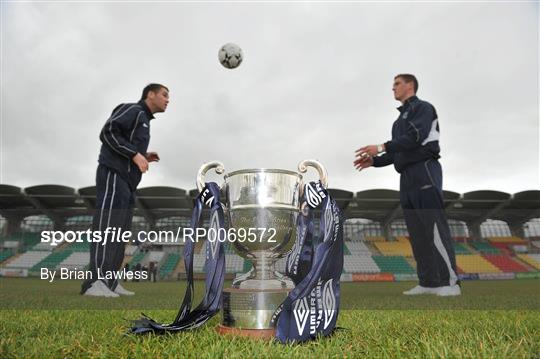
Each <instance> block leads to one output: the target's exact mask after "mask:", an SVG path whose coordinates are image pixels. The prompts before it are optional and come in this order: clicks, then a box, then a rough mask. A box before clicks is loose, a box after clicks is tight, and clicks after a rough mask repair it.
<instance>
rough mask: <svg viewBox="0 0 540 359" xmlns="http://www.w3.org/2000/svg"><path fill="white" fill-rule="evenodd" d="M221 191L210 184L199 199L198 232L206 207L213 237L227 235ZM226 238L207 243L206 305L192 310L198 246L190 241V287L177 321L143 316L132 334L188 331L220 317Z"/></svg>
mask: <svg viewBox="0 0 540 359" xmlns="http://www.w3.org/2000/svg"><path fill="white" fill-rule="evenodd" d="M219 193H220V189H219V186H218V185H217V184H216V183H214V182H209V183H206V186H205V187H204V188H203V190H202V191H201V193H200V194H199V196H198V197H197V199H196V200H195V208H194V209H193V213H192V215H191V228H192V229H193V230H194V232H195V231H196V229H197V228H199V226H200V222H201V214H202V208H203V205H207V206H208V207H210V228H213V229H214V231H208V233H209V235H210V234H215V235H217V236H224V235H225V234H224V233H223V232H224V231H221V230H219V229H221V228H224V226H225V222H224V215H223V207H222V205H221V203H220V200H219ZM223 242H224V238H221V237H220V238H219V239H218V238H213V239H212V240H210V239H209V240H208V241H207V242H206V264H205V266H206V273H207V274H206V280H205V286H206V292H205V296H204V298H203V300H202V302H201V303H200V304H199V305H198V306H197V307H196V308H195V309H194V310H193V311H192V310H191V305H192V302H193V252H194V247H195V243H194V242H193V241H190V240H188V241H186V242H185V245H184V262H185V267H186V276H187V288H186V292H185V294H184V300H183V302H182V305H181V307H180V310H179V311H178V314H177V316H176V319H175V320H174V321H173V322H172V323H171V324H159V323H157V322H156V321H154V320H153V319H151V318H149V317H147V316H146V315H144V314H143V317H142V318H140V319H138V320H134V321H133V323H132V327H131V328H130V332H131V333H134V334H143V333H149V332H155V333H163V332H168V331H175V332H177V331H184V330H190V329H194V328H197V327H199V326H201V325H203V324H204V323H206V322H207V321H208V320H209V319H210V318H212V317H213V316H214V315H215V314H217V313H218V312H219V310H220V307H221V296H222V294H221V293H222V290H223V280H224V279H225V277H224V276H225V252H224V248H223V246H222V243H223Z"/></svg>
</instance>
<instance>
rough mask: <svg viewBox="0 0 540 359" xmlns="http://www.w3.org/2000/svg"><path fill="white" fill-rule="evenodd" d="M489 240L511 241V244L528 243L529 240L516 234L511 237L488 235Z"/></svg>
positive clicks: (494, 241)
mask: <svg viewBox="0 0 540 359" xmlns="http://www.w3.org/2000/svg"><path fill="white" fill-rule="evenodd" d="M487 240H488V241H489V242H491V243H511V244H527V241H526V240H524V239H521V238H519V237H516V236H509V237H488V238H487Z"/></svg>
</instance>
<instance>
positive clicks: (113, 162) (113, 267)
mask: <svg viewBox="0 0 540 359" xmlns="http://www.w3.org/2000/svg"><path fill="white" fill-rule="evenodd" d="M168 103H169V90H168V89H167V87H165V86H163V85H161V84H150V85H148V86H146V87H145V88H144V89H143V93H142V96H141V100H140V101H139V102H137V103H127V104H121V105H119V106H117V107H116V108H115V109H114V110H113V112H112V114H111V117H110V118H109V119H108V120H107V122H106V123H105V125H104V126H103V129H102V130H101V133H100V136H99V139H100V140H101V143H102V145H101V152H100V154H99V160H98V163H99V165H98V168H97V174H96V211H95V214H94V218H93V224H92V229H93V231H100V232H101V234H102V236H105V232H106V229H107V228H117V231H118V228H121V230H122V231H129V230H131V222H132V219H133V208H134V206H135V191H136V190H137V185H138V184H139V182H140V180H141V177H142V174H143V173H145V172H146V171H147V170H148V163H149V162H154V161H159V156H158V154H157V153H156V152H147V149H148V144H149V142H150V120H151V119H153V118H154V113H157V112H164V111H165V109H166V108H167V104H168ZM110 237H111V235H110V234H109V238H110ZM124 249H125V243H124V242H113V241H110V240H109V241H107V242H105V244H103V242H99V243H97V242H96V243H92V244H91V246H90V268H89V269H90V271H91V272H92V278H87V280H86V281H85V282H83V284H82V290H81V294H84V295H91V296H100V297H118V295H119V294H120V295H133V294H134V293H133V292H130V291H128V290H126V289H125V288H123V287H122V286H121V285H120V283H118V280H117V279H107V278H106V279H98V278H99V277H101V278H104V277H107V274H108V273H112V272H115V271H119V270H120V269H121V266H122V262H123V260H124Z"/></svg>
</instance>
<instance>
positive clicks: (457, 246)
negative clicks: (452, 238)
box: [453, 242, 472, 254]
mask: <svg viewBox="0 0 540 359" xmlns="http://www.w3.org/2000/svg"><path fill="white" fill-rule="evenodd" d="M453 244H454V252H455V253H456V254H471V253H472V252H471V250H470V249H469V248H468V247H467V246H466V245H464V244H463V243H457V242H454V243H453Z"/></svg>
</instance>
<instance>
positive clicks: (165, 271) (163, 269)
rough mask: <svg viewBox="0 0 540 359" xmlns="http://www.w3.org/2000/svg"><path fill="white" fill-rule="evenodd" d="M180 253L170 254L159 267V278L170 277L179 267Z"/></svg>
mask: <svg viewBox="0 0 540 359" xmlns="http://www.w3.org/2000/svg"><path fill="white" fill-rule="evenodd" d="M180 257H181V256H180V254H179V253H169V254H168V255H167V258H165V261H164V262H163V264H162V265H161V266H160V267H159V277H160V278H166V277H168V276H169V275H170V274H171V273H172V272H173V271H174V269H175V268H176V266H177V265H178V262H179V261H180Z"/></svg>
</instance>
